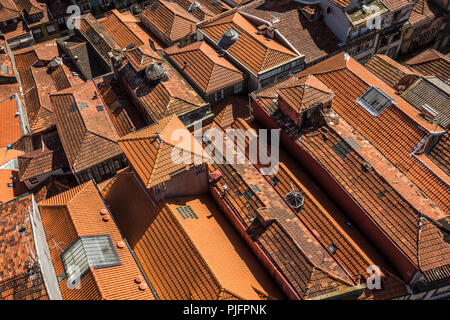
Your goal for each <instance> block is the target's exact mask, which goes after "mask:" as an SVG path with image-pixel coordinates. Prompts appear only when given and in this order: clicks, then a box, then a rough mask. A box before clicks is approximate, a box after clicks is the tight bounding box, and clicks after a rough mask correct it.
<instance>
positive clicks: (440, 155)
mask: <svg viewBox="0 0 450 320" xmlns="http://www.w3.org/2000/svg"><path fill="white" fill-rule="evenodd" d="M428 157H429V158H430V159H431V160H432V161H433V162H434V163H435V164H436V165H437V166H439V168H441V169H442V170H443V171H444V172H445V173H446V174H447V175H448V176H450V166H449V163H450V138H449V133H448V132H447V133H446V134H444V135H443V136H442V137H441V138H440V139H439V141H438V143H437V144H436V145H435V146H434V147H433V149H431V151H430V153H429V154H428Z"/></svg>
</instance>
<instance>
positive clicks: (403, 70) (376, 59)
mask: <svg viewBox="0 0 450 320" xmlns="http://www.w3.org/2000/svg"><path fill="white" fill-rule="evenodd" d="M364 66H365V67H366V68H367V69H369V70H370V71H371V72H372V73H373V74H375V75H376V76H377V77H378V78H380V79H381V80H383V81H384V82H385V83H386V84H387V85H389V86H390V87H391V88H395V85H396V84H398V82H399V81H400V80H401V79H402V78H403V77H404V76H405V75H413V76H416V77H419V76H420V75H421V74H420V73H419V72H417V71H415V70H413V69H411V68H408V67H405V66H403V65H402V64H400V63H398V62H397V61H395V60H393V59H391V58H390V57H388V56H386V55H384V54H376V55H374V56H373V57H372V58H371V59H370V60H369V61H368V62H367V63H366V64H365V65H364Z"/></svg>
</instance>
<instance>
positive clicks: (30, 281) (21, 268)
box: [0, 196, 48, 300]
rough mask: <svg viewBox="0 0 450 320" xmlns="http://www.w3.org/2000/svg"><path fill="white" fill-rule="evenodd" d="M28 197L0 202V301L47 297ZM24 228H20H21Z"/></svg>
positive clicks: (44, 298) (29, 197) (43, 298)
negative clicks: (35, 243)
mask: <svg viewBox="0 0 450 320" xmlns="http://www.w3.org/2000/svg"><path fill="white" fill-rule="evenodd" d="M31 207H32V203H31V196H24V197H21V198H17V199H15V200H13V201H10V202H7V203H4V204H0V237H1V239H2V241H1V242H0V252H2V254H1V255H0V300H47V299H48V296H47V291H46V289H45V286H44V282H43V277H42V274H41V271H40V267H39V264H38V262H37V261H36V260H35V257H36V249H35V246H34V240H33V230H32V226H31V221H30V220H29V218H28V217H29V214H28V210H30V209H31ZM22 227H23V229H24V230H23V231H21V230H22Z"/></svg>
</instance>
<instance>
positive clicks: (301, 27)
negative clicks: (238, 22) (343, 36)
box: [240, 0, 342, 64]
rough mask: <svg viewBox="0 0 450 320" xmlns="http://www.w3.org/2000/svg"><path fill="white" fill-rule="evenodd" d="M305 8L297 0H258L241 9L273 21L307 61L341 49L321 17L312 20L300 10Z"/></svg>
mask: <svg viewBox="0 0 450 320" xmlns="http://www.w3.org/2000/svg"><path fill="white" fill-rule="evenodd" d="M303 7H304V5H303V4H300V3H298V2H296V1H267V0H258V1H253V2H251V3H250V4H247V5H245V6H243V7H242V8H241V9H240V11H241V12H245V13H248V14H251V15H253V16H256V17H259V18H261V19H264V20H265V21H267V22H269V23H271V24H272V25H273V26H274V27H275V28H276V29H277V30H278V31H279V32H280V33H281V34H282V35H283V36H284V37H285V38H286V39H287V40H288V41H289V42H290V43H291V45H293V46H294V47H295V49H297V51H299V52H300V53H301V54H303V55H305V61H306V63H307V64H309V63H313V62H314V61H317V60H321V59H323V58H325V57H327V56H328V55H331V54H333V53H337V52H339V51H341V50H342V49H341V47H339V46H338V44H339V43H340V41H339V40H338V39H337V38H336V36H335V35H334V33H333V32H332V31H331V30H330V28H328V26H327V25H326V24H325V23H324V22H323V20H321V19H319V20H317V21H314V22H310V21H309V20H308V19H307V18H306V17H305V16H304V15H303V14H302V12H301V9H302V8H303Z"/></svg>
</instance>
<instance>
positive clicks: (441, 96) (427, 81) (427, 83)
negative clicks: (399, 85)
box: [402, 77, 450, 129]
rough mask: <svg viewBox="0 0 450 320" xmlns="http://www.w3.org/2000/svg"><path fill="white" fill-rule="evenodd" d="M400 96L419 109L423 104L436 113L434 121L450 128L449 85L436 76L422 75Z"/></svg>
mask: <svg viewBox="0 0 450 320" xmlns="http://www.w3.org/2000/svg"><path fill="white" fill-rule="evenodd" d="M402 98H403V99H405V100H406V101H408V102H409V103H410V104H411V105H413V106H414V107H416V108H417V109H419V110H422V107H423V106H424V105H427V106H429V107H431V108H432V109H433V110H434V111H436V113H437V115H436V117H435V118H434V120H433V121H434V122H435V123H437V124H439V125H440V126H441V127H443V128H445V129H449V128H450V86H449V85H448V84H446V83H445V82H443V81H441V80H439V79H438V78H436V77H422V78H420V79H419V80H417V81H416V82H415V83H414V84H413V85H411V86H410V87H409V88H408V89H407V90H406V91H405V92H403V94H402Z"/></svg>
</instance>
